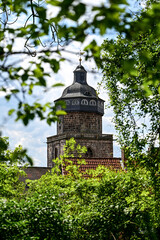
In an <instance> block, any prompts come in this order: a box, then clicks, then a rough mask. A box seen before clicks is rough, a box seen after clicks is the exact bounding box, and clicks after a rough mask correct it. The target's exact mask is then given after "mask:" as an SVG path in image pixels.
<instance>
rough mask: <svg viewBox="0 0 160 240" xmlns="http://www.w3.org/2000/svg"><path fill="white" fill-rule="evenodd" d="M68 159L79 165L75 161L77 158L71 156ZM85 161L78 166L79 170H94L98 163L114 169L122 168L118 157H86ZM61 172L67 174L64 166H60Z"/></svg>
mask: <svg viewBox="0 0 160 240" xmlns="http://www.w3.org/2000/svg"><path fill="white" fill-rule="evenodd" d="M70 160H72V161H73V164H75V165H77V166H78V165H79V164H78V163H77V160H78V159H75V158H73V159H70ZM85 162H86V165H84V164H82V165H81V166H80V172H85V171H86V170H90V169H93V170H95V169H96V168H97V167H98V166H99V165H101V166H104V167H106V168H110V169H113V170H116V171H118V170H121V169H122V165H121V159H120V158H87V159H85ZM66 165H68V164H66ZM62 174H63V175H66V174H67V171H66V170H65V166H63V167H62Z"/></svg>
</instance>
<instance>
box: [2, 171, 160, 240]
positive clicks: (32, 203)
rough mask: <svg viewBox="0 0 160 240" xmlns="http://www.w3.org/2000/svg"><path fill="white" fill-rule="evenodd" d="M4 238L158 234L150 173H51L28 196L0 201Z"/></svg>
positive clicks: (145, 236)
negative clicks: (99, 175)
mask: <svg viewBox="0 0 160 240" xmlns="http://www.w3.org/2000/svg"><path fill="white" fill-rule="evenodd" d="M0 209H1V211H0V218H1V230H0V236H1V239H6V238H7V239H20V238H22V237H23V239H28V238H33V239H74V240H75V239H77V240H78V239H100V240H102V239H106V238H107V239H113V238H116V239H120V238H121V239H158V227H159V212H158V209H157V208H156V202H155V198H154V194H153V193H152V185H151V177H150V173H149V172H147V171H146V170H145V169H139V170H137V171H135V172H134V173H133V172H131V171H130V172H127V173H125V172H119V173H116V172H113V171H110V170H107V169H106V171H105V173H104V174H103V176H102V178H101V180H100V179H96V178H95V179H83V178H76V179H73V177H72V176H69V175H68V176H61V175H60V176H58V175H57V174H54V173H53V172H52V173H47V174H46V175H44V176H42V178H41V179H40V180H36V181H33V184H32V183H30V188H29V190H28V192H27V196H26V197H25V199H21V200H20V201H19V202H18V201H10V200H8V201H7V202H6V203H5V204H4V203H1V208H0Z"/></svg>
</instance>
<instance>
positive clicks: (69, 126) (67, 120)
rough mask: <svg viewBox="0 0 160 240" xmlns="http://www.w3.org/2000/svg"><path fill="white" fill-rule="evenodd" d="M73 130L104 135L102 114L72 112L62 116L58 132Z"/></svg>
mask: <svg viewBox="0 0 160 240" xmlns="http://www.w3.org/2000/svg"><path fill="white" fill-rule="evenodd" d="M71 132H72V133H86V134H89V133H90V134H98V135H102V116H101V115H100V114H97V113H90V112H70V113H67V115H64V116H61V117H60V122H59V123H58V124H57V134H58V135H59V134H63V133H71Z"/></svg>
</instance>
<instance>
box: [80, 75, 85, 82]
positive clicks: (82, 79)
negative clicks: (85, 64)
mask: <svg viewBox="0 0 160 240" xmlns="http://www.w3.org/2000/svg"><path fill="white" fill-rule="evenodd" d="M80 79H81V82H84V73H81V75H80Z"/></svg>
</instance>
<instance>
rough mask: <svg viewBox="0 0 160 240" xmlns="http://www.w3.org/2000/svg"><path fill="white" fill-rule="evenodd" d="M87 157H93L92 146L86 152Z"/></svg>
mask: <svg viewBox="0 0 160 240" xmlns="http://www.w3.org/2000/svg"><path fill="white" fill-rule="evenodd" d="M85 157H88V158H91V157H93V151H92V149H91V148H90V147H88V148H87V152H86V154H85Z"/></svg>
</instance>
